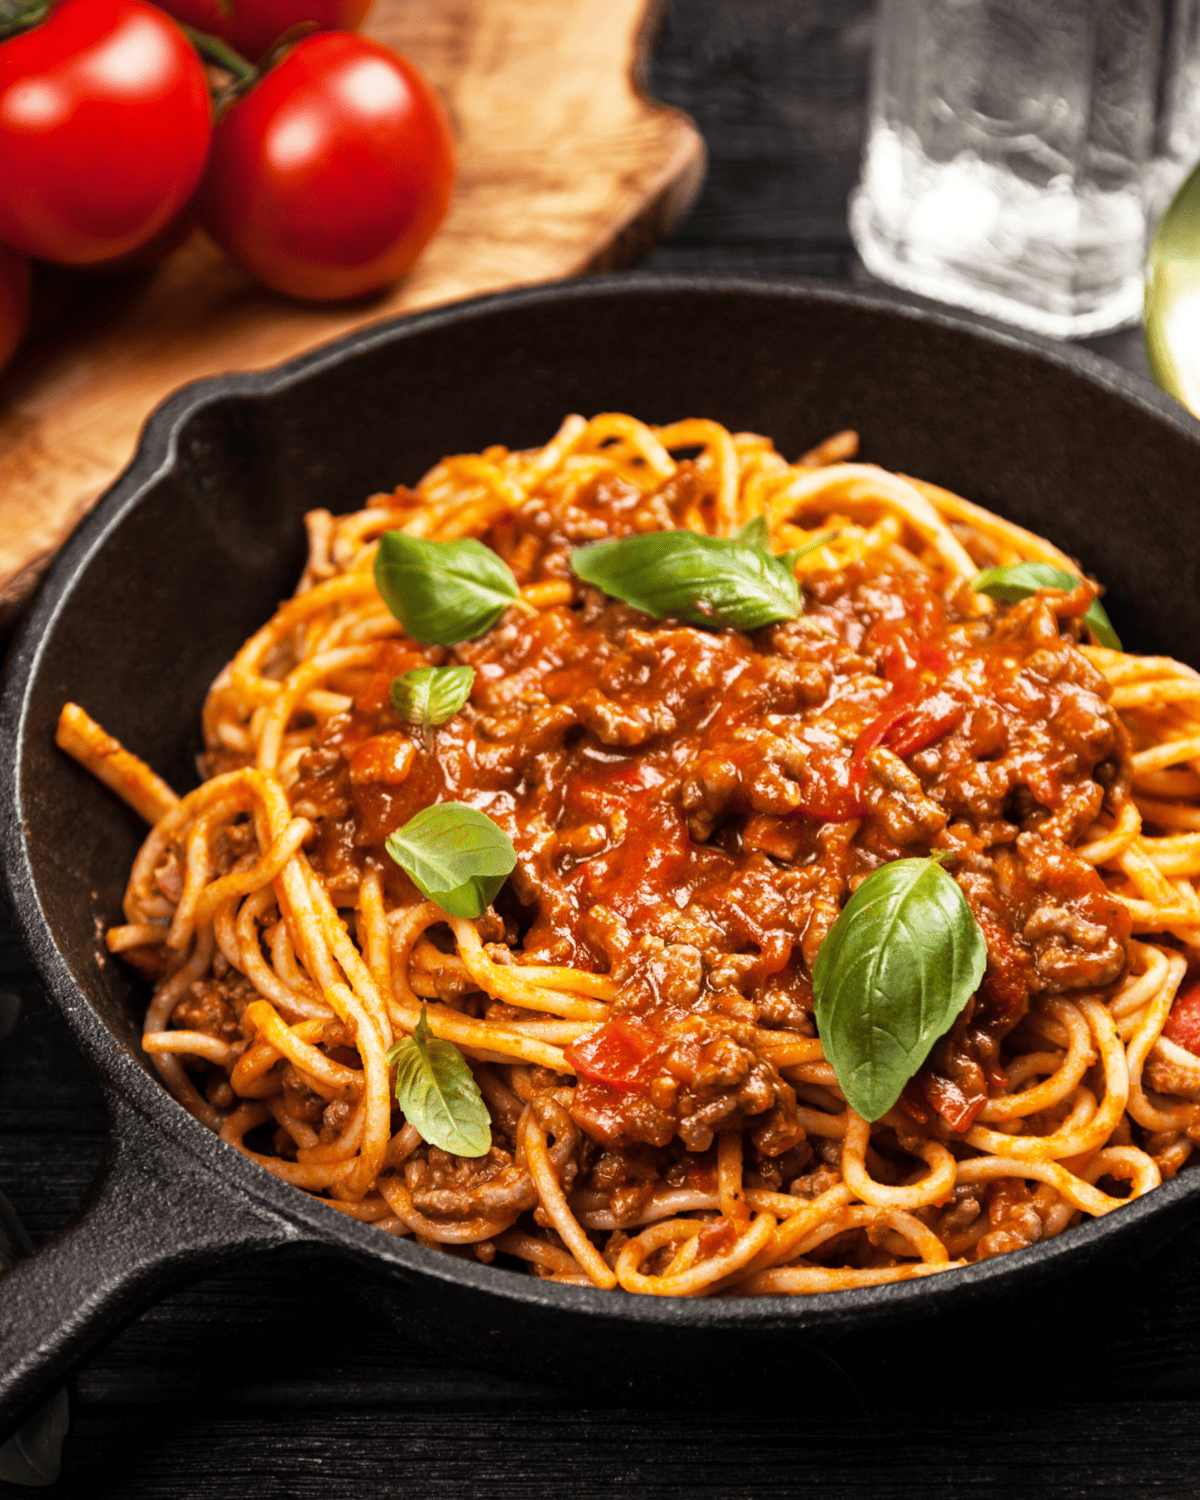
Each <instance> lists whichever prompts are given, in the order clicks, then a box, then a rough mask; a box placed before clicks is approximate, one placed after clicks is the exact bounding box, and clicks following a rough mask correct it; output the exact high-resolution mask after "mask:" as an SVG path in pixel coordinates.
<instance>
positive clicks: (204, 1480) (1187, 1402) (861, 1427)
mask: <svg viewBox="0 0 1200 1500" xmlns="http://www.w3.org/2000/svg"><path fill="white" fill-rule="evenodd" d="M545 3H547V4H551V3H553V0H545ZM871 29H872V28H871V5H870V4H869V3H867V0H674V8H673V11H672V13H671V14H670V16H669V17H668V19H667V21H666V24H665V26H664V29H663V32H662V35H661V37H660V39H659V44H658V48H657V52H656V59H655V66H654V70H653V74H652V77H651V79H650V84H651V88H652V91H653V92H654V93H655V94H657V95H658V96H659V97H660V98H662V99H664V100H667V101H669V102H671V103H676V104H679V105H681V106H682V107H683V108H684V109H686V110H688V111H689V112H690V113H691V114H692V115H693V116H694V117H695V118H696V120H697V122H698V123H699V125H700V127H701V129H702V130H703V132H704V134H705V136H706V138H707V141H708V145H709V150H710V153H711V165H710V171H709V177H708V182H707V185H706V187H705V189H704V193H703V196H702V198H701V200H700V202H699V204H698V205H697V207H696V210H695V212H694V213H693V215H692V217H691V218H690V220H689V221H688V222H687V223H686V224H685V225H684V226H683V227H682V228H681V229H680V231H679V232H678V233H677V234H676V235H675V237H674V239H673V240H672V241H671V242H670V243H669V244H667V245H664V246H663V247H662V248H661V249H659V250H658V251H657V252H656V253H655V254H654V255H653V256H652V257H651V260H650V262H649V266H650V267H651V268H652V269H654V270H656V271H662V272H668V271H677V270H687V271H701V272H705V273H712V274H721V273H730V274H740V275H747V276H756V277H762V276H766V277H772V278H787V277H791V276H797V275H808V276H812V275H816V276H823V277H829V278H834V279H838V280H842V281H850V282H855V281H859V282H861V281H866V280H867V279H868V278H867V277H866V274H865V272H864V271H863V270H862V268H861V266H860V264H859V263H858V261H857V258H856V256H855V254H854V251H853V248H852V246H851V244H850V240H849V237H848V235H847V231H846V214H845V203H846V195H847V192H848V191H849V188H850V187H851V185H852V183H853V181H854V178H855V175H856V172H857V166H858V153H859V147H860V142H861V137H862V130H863V122H864V102H865V95H866V77H867V68H868V60H869V52H870V45H871ZM1093 347H1094V348H1097V349H1098V350H1099V351H1100V352H1102V353H1104V354H1107V355H1108V356H1110V357H1112V358H1115V359H1117V360H1119V361H1120V362H1121V363H1123V364H1125V365H1126V366H1127V367H1128V368H1131V369H1134V370H1137V371H1142V372H1144V370H1145V363H1144V358H1143V356H1142V352H1141V341H1140V334H1139V333H1138V332H1137V331H1136V330H1135V331H1132V332H1130V333H1126V334H1118V335H1114V336H1112V337H1110V338H1108V339H1105V340H1098V341H1096V342H1095V343H1094V345H1093ZM0 986H7V987H9V988H12V989H16V990H18V991H19V992H20V993H21V995H22V997H23V1000H24V1010H23V1014H22V1019H21V1020H20V1022H19V1023H18V1026H17V1028H16V1030H15V1032H14V1033H13V1035H12V1036H11V1037H10V1038H9V1039H8V1040H7V1041H6V1042H5V1043H4V1044H3V1045H2V1046H0V1189H3V1191H4V1192H5V1193H7V1194H8V1196H9V1197H10V1198H11V1200H12V1202H13V1204H14V1205H15V1207H16V1208H17V1210H18V1212H19V1213H20V1215H21V1217H22V1218H23V1219H24V1221H25V1223H26V1225H27V1226H28V1228H29V1230H30V1232H31V1234H32V1235H33V1238H34V1240H35V1241H36V1242H38V1243H41V1242H42V1241H44V1240H45V1239H47V1238H48V1237H49V1236H50V1235H52V1234H53V1233H55V1232H56V1231H57V1230H59V1229H61V1228H62V1227H63V1226H65V1225H66V1224H68V1223H69V1222H70V1221H71V1219H72V1218H73V1217H74V1216H75V1215H76V1214H77V1213H78V1211H79V1208H80V1204H81V1203H82V1202H83V1200H84V1198H85V1196H86V1193H87V1189H88V1185H89V1183H90V1181H91V1179H92V1178H93V1176H94V1174H95V1173H96V1171H97V1170H98V1168H99V1166H100V1163H101V1161H102V1158H103V1154H104V1148H105V1139H106V1119H105V1110H104V1105H103V1101H102V1099H101V1097H100V1094H99V1091H98V1089H97V1087H96V1085H95V1084H94V1082H93V1081H92V1079H91V1077H90V1075H89V1073H88V1070H87V1068H86V1067H85V1065H84V1064H83V1062H82V1061H81V1060H80V1058H79V1056H78V1054H77V1053H76V1051H75V1049H74V1047H73V1045H72V1043H71V1041H70V1040H69V1038H68V1036H67V1033H66V1031H65V1029H64V1027H63V1026H62V1024H61V1023H60V1022H59V1021H58V1019H57V1018H56V1016H55V1015H54V1013H53V1012H52V1011H50V1010H49V1008H48V1007H47V1006H46V1004H45V1003H44V1002H43V1000H42V999H41V998H40V996H39V994H38V990H37V986H36V984H35V983H34V982H33V981H32V979H31V977H30V975H29V971H28V969H27V968H26V966H25V964H24V960H23V958H22V956H21V953H20V950H19V946H18V944H17V942H16V939H15V937H14V936H13V935H12V934H11V932H9V931H7V930H6V929H3V928H2V927H0ZM1198 1254H1200V1225H1198V1226H1196V1227H1194V1228H1188V1227H1185V1228H1184V1229H1183V1230H1182V1231H1181V1232H1180V1233H1179V1234H1178V1235H1177V1236H1176V1237H1175V1238H1174V1239H1173V1240H1171V1241H1169V1242H1168V1243H1166V1244H1164V1245H1161V1246H1154V1247H1147V1255H1148V1258H1147V1259H1146V1260H1145V1261H1144V1262H1139V1263H1138V1264H1136V1265H1130V1264H1128V1263H1126V1262H1118V1263H1115V1264H1102V1265H1101V1266H1099V1267H1096V1268H1089V1269H1085V1270H1080V1271H1079V1272H1078V1273H1077V1274H1076V1275H1074V1276H1073V1277H1072V1278H1070V1280H1068V1281H1065V1282H1060V1283H1056V1284H1055V1285H1054V1286H1053V1287H1052V1288H1050V1289H1048V1290H1046V1291H1044V1292H1039V1293H1036V1294H1033V1293H1031V1294H1027V1295H1025V1296H1023V1297H1022V1298H1021V1300H1020V1302H1019V1303H1018V1304H1016V1305H1013V1306H1009V1307H1006V1308H1004V1309H1002V1310H1001V1311H1000V1312H999V1313H996V1314H992V1315H989V1316H986V1317H984V1316H981V1317H980V1319H979V1320H978V1322H977V1323H972V1324H970V1325H968V1326H967V1327H965V1328H962V1329H960V1330H959V1331H958V1333H957V1335H956V1336H955V1337H954V1338H953V1339H947V1340H945V1347H944V1348H937V1349H935V1350H934V1353H935V1354H936V1359H935V1360H934V1361H933V1364H932V1373H930V1372H929V1366H930V1361H929V1360H928V1359H926V1360H925V1361H924V1364H925V1367H926V1369H925V1373H923V1374H921V1375H920V1376H919V1377H915V1376H914V1378H912V1379H905V1376H904V1371H905V1361H904V1349H905V1345H904V1343H903V1341H901V1342H900V1343H899V1346H898V1347H897V1345H896V1343H895V1342H893V1345H892V1347H891V1348H890V1350H889V1351H885V1353H884V1354H880V1355H877V1354H875V1353H872V1352H871V1350H870V1349H868V1350H867V1351H866V1352H865V1353H864V1352H863V1351H862V1350H858V1351H852V1350H848V1351H847V1353H846V1358H845V1362H844V1367H843V1368H842V1370H841V1377H840V1378H835V1379H833V1380H832V1382H831V1380H830V1375H829V1367H828V1366H821V1367H819V1368H817V1367H814V1365H813V1363H812V1361H811V1360H808V1359H806V1358H805V1356H804V1355H803V1354H802V1353H800V1352H799V1351H798V1354H797V1361H796V1364H795V1367H794V1368H793V1369H791V1370H790V1371H787V1372H781V1375H780V1380H779V1385H778V1389H777V1390H776V1392H775V1394H774V1395H773V1396H772V1397H771V1398H770V1399H764V1398H762V1397H761V1396H755V1397H754V1398H753V1399H747V1396H746V1394H745V1393H744V1392H741V1391H738V1390H736V1389H734V1390H731V1389H729V1382H728V1380H727V1378H726V1377H725V1374H724V1372H723V1371H722V1370H721V1369H719V1368H714V1369H713V1370H712V1372H711V1381H710V1383H709V1395H708V1396H707V1397H706V1398H705V1399H703V1400H692V1401H691V1402H690V1403H688V1404H686V1405H684V1406H682V1407H681V1406H679V1405H677V1404H676V1405H672V1404H671V1403H670V1400H669V1392H670V1372H669V1371H664V1372H662V1393H663V1394H662V1400H661V1401H660V1402H655V1403H653V1404H652V1405H651V1406H650V1407H647V1406H646V1405H644V1404H639V1405H637V1406H632V1405H630V1404H628V1403H622V1402H621V1401H613V1400H611V1399H600V1398H597V1397H596V1396H595V1395H594V1394H589V1393H588V1392H587V1390H586V1386H585V1387H584V1388H583V1389H581V1390H580V1391H575V1392H572V1391H564V1390H561V1389H558V1390H553V1391H551V1390H546V1389H542V1388H539V1387H535V1386H532V1385H529V1384H527V1383H525V1382H522V1381H520V1380H517V1379H513V1380H505V1379H502V1378H500V1377H497V1376H495V1375H490V1374H484V1373H481V1372H479V1371H478V1370H477V1369H475V1368H473V1366H472V1358H471V1350H470V1349H469V1348H439V1347H434V1346H432V1345H430V1344H422V1343H416V1342H414V1341H413V1340H411V1339H410V1338H408V1337H405V1336H404V1335H403V1333H402V1332H398V1331H397V1327H398V1326H399V1327H401V1328H402V1325H403V1317H402V1315H401V1318H400V1320H399V1324H397V1322H396V1321H395V1320H392V1319H387V1318H383V1317H381V1316H380V1313H379V1308H378V1303H377V1301H376V1300H375V1298H374V1296H373V1293H372V1289H371V1287H370V1286H369V1285H367V1284H363V1283H362V1282H361V1280H360V1277H359V1273H357V1272H353V1271H351V1270H349V1269H347V1267H346V1266H344V1265H343V1264H342V1263H341V1262H339V1261H336V1260H334V1259H331V1258H314V1259H311V1260H308V1261H305V1262H302V1263H295V1262H286V1261H280V1260H269V1259H264V1260H259V1261H256V1262H252V1263H249V1264H244V1265H241V1266H239V1267H237V1268H235V1269H233V1270H228V1271H225V1272H223V1273H221V1274H219V1275H214V1276H213V1277H212V1278H211V1279H208V1280H205V1281H202V1282H201V1283H199V1284H198V1285H194V1286H191V1287H188V1288H185V1289H182V1290H179V1291H177V1292H175V1293H174V1294H173V1295H172V1296H170V1297H168V1298H167V1299H166V1300H165V1301H163V1302H161V1303H160V1304H159V1305H158V1306H157V1307H155V1308H153V1309H152V1310H151V1311H149V1312H147V1313H146V1314H145V1315H144V1316H142V1317H141V1318H139V1319H138V1320H137V1321H136V1322H135V1323H133V1324H132V1325H131V1326H130V1327H128V1328H126V1329H125V1331H124V1332H122V1333H121V1334H120V1335H119V1336H118V1337H117V1338H116V1339H115V1340H113V1341H112V1342H111V1343H110V1344H109V1345H108V1347H107V1348H105V1349H103V1350H102V1351H101V1352H99V1353H98V1354H96V1355H95V1356H94V1358H93V1359H92V1360H91V1361H90V1363H89V1364H88V1365H87V1366H86V1368H85V1369H83V1370H82V1371H81V1372H80V1374H79V1376H78V1378H77V1379H76V1380H75V1382H74V1386H73V1397H72V1414H71V1430H70V1434H69V1436H68V1439H67V1443H66V1449H65V1462H64V1468H63V1475H62V1478H61V1479H60V1481H59V1482H58V1483H57V1484H56V1485H55V1486H53V1487H52V1488H51V1489H48V1490H46V1491H44V1493H45V1494H47V1495H48V1496H84V1495H86V1496H88V1497H89V1500H107V1497H113V1500H116V1497H120V1500H151V1497H155V1500H158V1497H163V1500H167V1497H171V1500H234V1497H236V1500H244V1497H246V1496H253V1497H254V1500H285V1497H286V1500H301V1497H304V1500H307V1497H313V1500H316V1497H322V1500H325V1497H332V1500H340V1497H342V1496H354V1497H360V1496H375V1495H387V1496H390V1495H397V1496H400V1495H402V1496H405V1497H413V1500H426V1497H442V1496H446V1497H467V1496H479V1497H505V1496H513V1497H518V1496H519V1497H521V1500H537V1497H542V1496H545V1497H555V1500H558V1497H562V1496H568V1495H569V1496H571V1497H572V1500H585V1497H592V1496H597V1497H598V1496H610V1495H615V1494H625V1495H633V1496H639V1497H640V1496H654V1497H660V1496H661V1497H664V1500H665V1497H668V1496H670V1497H680V1500H684V1497H691V1496H714V1497H715V1496H720V1497H728V1500H743V1497H745V1500H750V1497H752V1496H754V1497H757V1496H761V1495H766V1494H768V1493H774V1494H783V1495H793V1494H796V1495H808V1494H813V1495H818V1494H819V1495H821V1496H822V1497H823V1500H840V1497H850V1496H856V1497H867V1496H870V1497H872V1500H891V1497H901V1496H905V1497H907V1496H912V1497H914V1500H917V1497H920V1500H930V1497H960V1496H965V1495H975V1494H988V1495H1000V1496H1005V1495H1030V1496H1039V1497H1042V1496H1045V1497H1051V1496H1053V1497H1059V1496H1062V1497H1066V1496H1083V1495H1088V1496H1089V1497H1091V1496H1094V1495H1096V1494H1102V1495H1120V1496H1136V1497H1142V1496H1151V1495H1153V1496H1160V1495H1162V1496H1175V1495H1178V1496H1193V1495H1195V1494H1197V1493H1198V1492H1200V1468H1198V1461H1200V1266H1197V1264H1196V1261H1197V1256H1198ZM313 1301H316V1302H317V1303H318V1304H319V1305H320V1306H321V1308H322V1313H323V1316H322V1319H321V1322H320V1325H319V1326H320V1331H319V1332H318V1333H317V1334H315V1335H312V1334H308V1333H305V1335H304V1336H300V1335H299V1334H298V1333H296V1332H295V1327H294V1318H293V1311H294V1309H295V1308H296V1307H297V1306H298V1305H301V1304H309V1303H311V1302H313ZM401 1313H402V1310H401ZM905 1337H906V1338H908V1339H910V1340H912V1341H913V1342H914V1344H915V1343H917V1342H919V1341H920V1340H921V1338H922V1330H921V1328H920V1327H918V1328H916V1329H914V1330H913V1331H912V1332H911V1333H910V1334H908V1335H906V1336H905ZM926 1352H927V1353H928V1351H926ZM0 1357H2V1356H0ZM884 1358H886V1359H887V1360H888V1361H889V1362H888V1363H887V1365H886V1367H885V1366H884V1365H882V1364H880V1363H879V1361H880V1360H881V1359H884ZM884 1368H886V1372H887V1373H886V1377H885V1379H884V1380H883V1381H882V1383H881V1382H880V1381H879V1380H873V1379H872V1378H871V1377H872V1375H873V1373H877V1372H878V1370H879V1369H884ZM585 1377H586V1372H581V1379H585ZM20 1493H28V1492H23V1491H19V1490H18V1489H16V1488H14V1487H10V1486H7V1485H4V1484H0V1494H4V1495H8V1494H12V1495H17V1494H20Z"/></svg>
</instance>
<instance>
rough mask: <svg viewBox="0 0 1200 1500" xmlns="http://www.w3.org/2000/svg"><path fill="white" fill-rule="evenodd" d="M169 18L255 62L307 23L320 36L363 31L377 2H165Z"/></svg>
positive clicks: (316, 0) (261, 0)
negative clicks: (226, 45)
mask: <svg viewBox="0 0 1200 1500" xmlns="http://www.w3.org/2000/svg"><path fill="white" fill-rule="evenodd" d="M161 4H162V8H163V10H165V11H166V12H167V14H168V15H171V16H174V17H175V18H176V19H177V20H179V21H183V22H185V23H186V24H187V25H188V26H194V27H195V28H196V30H197V31H206V32H207V33H208V34H209V36H219V37H220V38H221V39H222V41H226V42H228V43H229V45H230V46H231V47H233V48H235V49H236V50H237V51H238V52H240V53H241V54H242V56H243V57H248V58H249V59H250V61H251V62H257V61H258V60H259V58H260V57H262V55H263V53H264V52H266V51H267V50H268V49H269V48H270V47H271V46H272V44H273V43H275V42H277V41H278V40H279V38H280V37H281V36H283V34H284V33H285V32H287V31H290V30H291V28H292V27H293V26H298V25H300V24H301V23H302V22H304V21H309V22H311V23H312V24H313V25H315V26H316V28H317V30H318V31H357V30H358V28H359V27H360V26H361V25H362V23H363V20H364V19H365V17H366V14H367V12H368V11H369V10H370V9H371V0H161Z"/></svg>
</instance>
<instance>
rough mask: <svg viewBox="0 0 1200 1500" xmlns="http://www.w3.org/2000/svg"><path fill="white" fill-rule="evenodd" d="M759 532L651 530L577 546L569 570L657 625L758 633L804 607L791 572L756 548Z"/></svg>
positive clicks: (750, 526) (752, 526) (752, 525)
mask: <svg viewBox="0 0 1200 1500" xmlns="http://www.w3.org/2000/svg"><path fill="white" fill-rule="evenodd" d="M765 530H766V526H765V523H764V525H763V526H762V527H761V528H758V527H756V525H755V522H754V521H751V522H749V523H748V524H747V526H745V527H743V528H742V531H741V532H739V533H738V537H739V538H740V537H745V538H747V540H744V541H743V540H739V539H738V538H734V539H732V540H727V539H726V538H724V537H716V536H704V535H701V534H700V533H698V532H694V531H651V532H647V533H646V534H645V535H643V536H627V537H622V538H621V540H620V541H616V542H594V543H592V545H591V546H588V547H577V548H576V549H575V551H574V552H572V554H571V567H572V568H573V569H574V570H575V574H576V576H577V577H579V578H582V579H583V581H584V582H585V583H591V584H594V585H595V586H596V588H599V589H603V590H604V592H605V593H606V594H609V595H610V596H611V597H612V598H614V599H621V600H623V601H624V602H625V603H626V604H632V605H633V607H634V608H635V609H641V610H645V612H646V613H647V614H648V615H654V616H655V618H657V619H661V618H662V617H663V616H664V615H676V616H677V617H678V618H679V619H681V620H686V621H687V622H688V623H689V624H690V625H731V626H733V627H734V628H735V629H737V630H757V629H758V628H759V626H760V625H769V624H771V622H772V621H774V620H794V619H797V618H798V617H799V615H800V614H801V612H802V610H803V607H804V606H803V602H802V600H801V597H800V585H799V584H798V583H797V582H796V579H795V577H794V576H793V574H792V571H791V568H790V567H788V566H787V565H786V563H785V562H784V561H783V559H781V558H778V557H773V556H772V555H771V553H770V552H769V551H761V550H760V549H759V546H758V541H759V539H760V537H761V535H762V532H765Z"/></svg>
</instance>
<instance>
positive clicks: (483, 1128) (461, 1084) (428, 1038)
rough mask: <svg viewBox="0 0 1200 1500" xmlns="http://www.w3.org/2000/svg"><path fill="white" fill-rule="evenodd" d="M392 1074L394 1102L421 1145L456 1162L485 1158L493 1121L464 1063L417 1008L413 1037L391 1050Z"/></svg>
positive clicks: (423, 1012)
mask: <svg viewBox="0 0 1200 1500" xmlns="http://www.w3.org/2000/svg"><path fill="white" fill-rule="evenodd" d="M387 1060H388V1063H389V1064H393V1063H394V1064H395V1068H396V1102H397V1104H399V1106H400V1108H401V1109H402V1110H403V1111H404V1118H405V1119H406V1120H407V1121H408V1123H409V1124H410V1125H411V1126H412V1127H413V1129H414V1130H415V1131H416V1132H417V1134H418V1135H419V1136H420V1137H421V1139H422V1140H423V1141H428V1142H429V1144H430V1145H431V1146H440V1147H441V1148H442V1150H443V1151H449V1152H450V1153H451V1154H452V1155H454V1156H486V1155H487V1154H488V1152H489V1151H490V1150H491V1149H492V1121H491V1117H490V1116H489V1114H488V1108H487V1105H486V1104H485V1103H484V1102H483V1095H482V1094H481V1093H480V1092H479V1085H478V1084H477V1083H476V1082H475V1077H474V1074H472V1072H471V1070H470V1068H469V1067H468V1066H467V1061H466V1058H464V1057H463V1055H462V1053H461V1052H460V1051H459V1050H458V1048H457V1047H456V1046H455V1045H454V1043H453V1042H445V1041H442V1040H441V1039H440V1038H439V1037H436V1036H434V1035H433V1033H432V1032H431V1031H430V1029H429V1022H428V1020H427V1019H426V1017H425V1007H424V1006H423V1005H422V1007H421V1019H420V1020H419V1021H418V1022H417V1024H416V1028H415V1029H414V1031H413V1034H412V1036H406V1037H405V1038H404V1039H403V1040H402V1041H399V1042H397V1043H396V1045H395V1046H394V1047H391V1048H389V1050H388V1055H387Z"/></svg>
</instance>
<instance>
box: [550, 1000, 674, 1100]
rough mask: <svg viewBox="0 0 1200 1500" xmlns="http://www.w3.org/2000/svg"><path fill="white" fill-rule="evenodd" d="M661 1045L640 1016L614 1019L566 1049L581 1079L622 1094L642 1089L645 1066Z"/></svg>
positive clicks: (568, 1057)
mask: <svg viewBox="0 0 1200 1500" xmlns="http://www.w3.org/2000/svg"><path fill="white" fill-rule="evenodd" d="M657 1045H658V1038H657V1037H656V1036H655V1035H654V1033H653V1031H651V1030H650V1028H649V1026H647V1025H646V1023H645V1022H644V1021H639V1020H638V1018H637V1017H636V1016H614V1017H613V1019H612V1020H611V1021H605V1023H604V1025H603V1026H600V1027H598V1028H597V1029H596V1030H595V1031H593V1032H592V1034H591V1036H586V1037H584V1038H583V1040H582V1041H580V1042H572V1043H571V1045H570V1046H569V1047H568V1048H567V1050H566V1058H567V1061H568V1062H569V1063H570V1064H571V1066H572V1067H573V1068H574V1069H575V1071H576V1073H578V1074H579V1076H580V1077H581V1078H590V1079H591V1080H592V1081H593V1082H595V1083H604V1084H607V1085H608V1087H609V1088H612V1089H620V1090H621V1091H622V1092H633V1091H635V1090H636V1089H638V1088H639V1087H640V1086H641V1073H642V1064H643V1063H644V1062H645V1061H646V1059H647V1058H648V1057H649V1056H650V1054H651V1053H652V1052H653V1051H654V1049H655V1047H656V1046H657Z"/></svg>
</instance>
